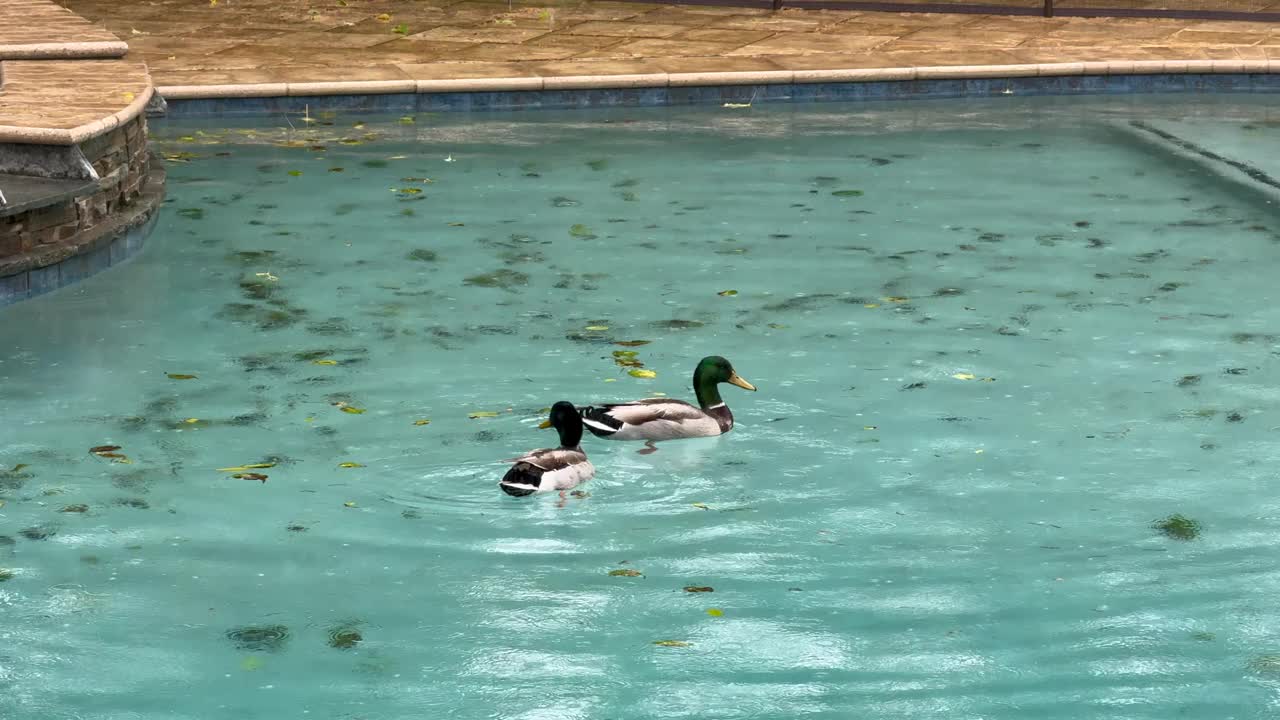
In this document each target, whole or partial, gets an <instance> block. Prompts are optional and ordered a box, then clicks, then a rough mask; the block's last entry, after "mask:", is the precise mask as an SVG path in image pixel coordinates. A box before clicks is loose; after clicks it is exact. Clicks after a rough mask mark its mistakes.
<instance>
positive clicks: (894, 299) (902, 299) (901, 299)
mask: <svg viewBox="0 0 1280 720" xmlns="http://www.w3.org/2000/svg"><path fill="white" fill-rule="evenodd" d="M884 301H885V302H891V303H904V302H910V301H911V298H908V297H902V296H901V295H890V296H889V297H887V298H885V299H884Z"/></svg>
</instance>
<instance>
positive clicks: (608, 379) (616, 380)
mask: <svg viewBox="0 0 1280 720" xmlns="http://www.w3.org/2000/svg"><path fill="white" fill-rule="evenodd" d="M604 381H605V382H618V378H605V379H604Z"/></svg>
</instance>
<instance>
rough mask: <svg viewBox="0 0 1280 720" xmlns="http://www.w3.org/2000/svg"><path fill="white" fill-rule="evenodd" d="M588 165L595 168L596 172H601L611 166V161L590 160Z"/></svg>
mask: <svg viewBox="0 0 1280 720" xmlns="http://www.w3.org/2000/svg"><path fill="white" fill-rule="evenodd" d="M587 167H589V168H591V169H592V170H595V171H596V172H599V171H601V170H604V169H605V168H607V167H609V161H608V160H605V159H597V160H588V161H587Z"/></svg>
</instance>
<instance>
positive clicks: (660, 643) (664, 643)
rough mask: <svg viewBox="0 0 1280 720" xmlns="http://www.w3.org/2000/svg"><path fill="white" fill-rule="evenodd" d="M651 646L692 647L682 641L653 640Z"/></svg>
mask: <svg viewBox="0 0 1280 720" xmlns="http://www.w3.org/2000/svg"><path fill="white" fill-rule="evenodd" d="M653 644H654V645H657V646H659V647H689V646H690V645H692V643H687V642H685V641H684V640H654V641H653Z"/></svg>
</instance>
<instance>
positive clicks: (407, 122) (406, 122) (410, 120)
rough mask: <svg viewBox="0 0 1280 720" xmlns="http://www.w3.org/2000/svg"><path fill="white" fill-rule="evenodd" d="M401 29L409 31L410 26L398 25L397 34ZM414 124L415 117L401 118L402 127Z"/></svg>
mask: <svg viewBox="0 0 1280 720" xmlns="http://www.w3.org/2000/svg"><path fill="white" fill-rule="evenodd" d="M400 28H404V29H405V30H406V31H408V29H409V26H408V25H397V26H396V32H400ZM414 122H416V121H415V120H414V119H413V116H412V115H402V116H401V117H400V124H401V125H412V124H413V123H414Z"/></svg>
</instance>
